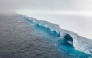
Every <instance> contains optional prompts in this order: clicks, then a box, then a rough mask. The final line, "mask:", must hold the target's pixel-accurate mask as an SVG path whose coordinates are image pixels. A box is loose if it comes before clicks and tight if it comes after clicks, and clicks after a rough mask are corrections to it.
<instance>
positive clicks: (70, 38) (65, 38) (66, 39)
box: [64, 34, 73, 47]
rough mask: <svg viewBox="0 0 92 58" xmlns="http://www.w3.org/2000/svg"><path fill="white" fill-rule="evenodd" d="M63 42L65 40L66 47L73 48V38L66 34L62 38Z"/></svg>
mask: <svg viewBox="0 0 92 58" xmlns="http://www.w3.org/2000/svg"><path fill="white" fill-rule="evenodd" d="M64 40H65V42H66V44H67V45H69V46H72V47H73V38H72V37H71V36H70V35H69V34H66V35H65V36H64Z"/></svg>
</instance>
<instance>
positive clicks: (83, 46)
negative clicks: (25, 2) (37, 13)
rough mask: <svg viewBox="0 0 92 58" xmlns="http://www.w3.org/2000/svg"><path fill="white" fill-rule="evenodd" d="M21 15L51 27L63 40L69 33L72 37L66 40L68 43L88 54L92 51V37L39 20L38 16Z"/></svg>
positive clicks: (34, 22)
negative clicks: (85, 36) (82, 35)
mask: <svg viewBox="0 0 92 58" xmlns="http://www.w3.org/2000/svg"><path fill="white" fill-rule="evenodd" d="M19 16H20V17H21V18H23V19H25V20H28V21H30V22H32V23H33V24H36V25H39V26H42V27H45V28H49V29H50V31H54V32H56V33H57V34H59V36H58V37H60V38H61V39H63V40H65V39H66V38H65V36H67V35H69V36H70V39H66V40H67V42H68V43H70V44H71V45H73V47H74V48H75V49H76V50H78V51H81V52H84V53H87V54H91V53H92V40H91V39H88V38H84V37H81V36H79V35H78V34H76V33H73V32H71V31H68V30H64V29H61V28H60V27H59V25H57V24H53V23H50V22H48V21H43V20H37V19H36V18H32V17H27V16H24V15H19ZM68 38H69V37H68Z"/></svg>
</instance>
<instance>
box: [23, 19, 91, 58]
mask: <svg viewBox="0 0 92 58" xmlns="http://www.w3.org/2000/svg"><path fill="white" fill-rule="evenodd" d="M25 20H26V21H27V23H29V24H30V25H33V26H34V27H35V29H36V30H37V31H38V32H39V33H40V34H41V35H43V36H44V37H46V39H47V40H48V41H50V42H52V43H54V44H56V45H55V46H57V48H58V50H59V51H61V53H63V54H64V55H65V56H66V55H68V56H70V58H89V56H90V55H88V54H85V53H83V52H80V51H77V50H75V49H74V47H73V38H72V37H71V36H70V35H69V34H66V35H65V36H64V38H63V39H62V38H60V34H59V33H57V32H56V31H51V30H50V29H49V28H48V27H47V28H46V27H44V26H42V25H39V24H34V23H33V22H32V21H30V20H27V19H25Z"/></svg>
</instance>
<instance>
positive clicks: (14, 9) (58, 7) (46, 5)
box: [0, 0, 92, 39]
mask: <svg viewBox="0 0 92 58" xmlns="http://www.w3.org/2000/svg"><path fill="white" fill-rule="evenodd" d="M0 13H7V14H11V13H18V14H24V15H27V16H30V17H35V18H37V19H38V20H46V21H49V22H52V23H55V24H59V25H60V27H61V28H63V29H67V30H70V31H73V32H75V33H77V34H79V35H81V36H83V37H86V38H90V39H92V0H0Z"/></svg>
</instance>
